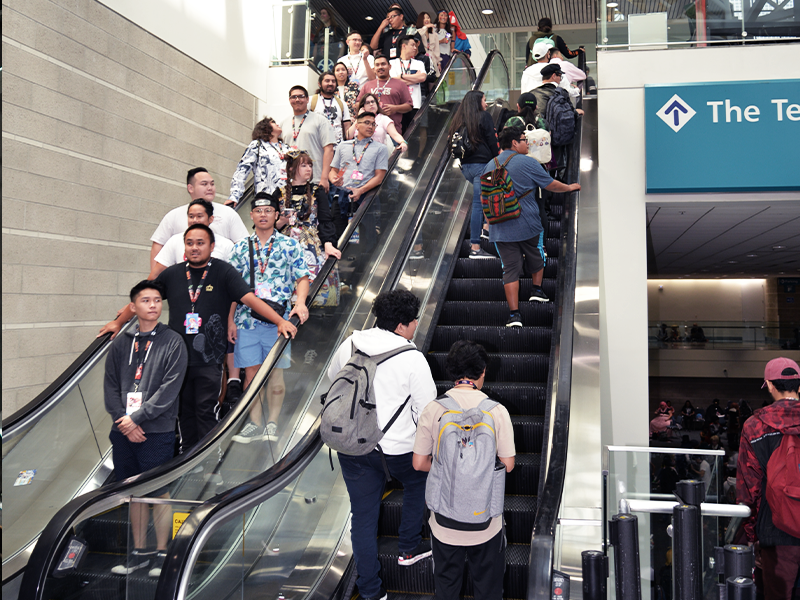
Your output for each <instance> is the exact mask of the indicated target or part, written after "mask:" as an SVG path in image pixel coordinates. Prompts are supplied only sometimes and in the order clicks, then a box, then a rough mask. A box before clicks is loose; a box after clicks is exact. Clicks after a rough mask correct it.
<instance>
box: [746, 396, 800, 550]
mask: <svg viewBox="0 0 800 600" xmlns="http://www.w3.org/2000/svg"><path fill="white" fill-rule="evenodd" d="M784 435H800V401H797V400H778V401H777V402H774V403H773V404H770V405H769V406H765V407H764V408H760V409H758V410H756V411H755V412H754V413H753V416H752V417H750V418H749V419H747V421H746V422H745V424H744V427H742V437H741V442H740V445H739V459H738V465H737V485H736V501H737V502H738V503H741V504H746V505H747V506H749V507H750V509H751V511H752V513H751V516H750V517H749V518H748V519H747V521H745V526H744V527H745V532H746V533H747V541H748V542H755V541H758V542H760V543H761V545H762V546H767V547H770V546H800V538H796V537H794V536H792V535H789V534H788V533H786V532H784V531H781V530H780V529H778V528H777V527H775V525H774V524H773V522H772V510H771V509H770V507H769V504H768V503H767V497H766V487H767V462H769V458H770V456H772V453H773V452H774V451H775V450H776V449H777V448H778V446H779V445H780V443H781V440H782V439H783V436H784Z"/></svg>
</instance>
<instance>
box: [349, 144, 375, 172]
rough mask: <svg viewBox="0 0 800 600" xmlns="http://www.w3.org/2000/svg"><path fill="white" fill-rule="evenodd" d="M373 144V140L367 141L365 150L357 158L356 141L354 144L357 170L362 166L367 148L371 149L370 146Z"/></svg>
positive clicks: (354, 158)
mask: <svg viewBox="0 0 800 600" xmlns="http://www.w3.org/2000/svg"><path fill="white" fill-rule="evenodd" d="M371 143H372V138H369V139H368V140H367V143H366V144H364V149H363V150H362V151H361V156H359V157H358V158H356V142H355V141H354V142H353V160H354V161H356V168H358V166H359V165H360V164H361V161H362V160H363V159H364V153H365V152H366V151H367V148H369V145H370V144H371Z"/></svg>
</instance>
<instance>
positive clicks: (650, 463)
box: [605, 446, 725, 600]
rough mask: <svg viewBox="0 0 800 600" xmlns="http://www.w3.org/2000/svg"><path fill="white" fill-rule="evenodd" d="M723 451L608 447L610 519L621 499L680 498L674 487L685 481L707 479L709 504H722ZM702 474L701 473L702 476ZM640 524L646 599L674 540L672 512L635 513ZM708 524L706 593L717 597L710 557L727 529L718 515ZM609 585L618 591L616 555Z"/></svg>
mask: <svg viewBox="0 0 800 600" xmlns="http://www.w3.org/2000/svg"><path fill="white" fill-rule="evenodd" d="M724 454H725V453H724V451H722V450H696V449H689V448H626V447H619V446H614V447H608V448H607V461H608V463H607V464H608V495H607V497H606V514H605V518H606V520H608V519H611V517H612V516H613V515H615V514H617V513H619V512H620V500H629V501H630V500H655V501H671V502H674V501H675V496H674V491H675V485H676V483H677V482H678V481H680V480H682V479H697V480H704V483H705V484H706V487H705V490H706V496H705V502H706V503H711V504H717V503H720V502H721V500H722V498H721V494H720V493H719V492H720V490H721V488H722V482H723V481H724V467H723V459H724ZM701 473H702V475H701ZM633 514H635V515H636V517H637V518H638V523H639V559H640V560H639V567H640V572H641V581H642V597H643V598H647V597H648V595H649V591H650V590H651V587H652V588H655V586H657V585H658V573H659V570H660V569H661V567H663V566H664V565H665V563H666V560H667V551H668V550H669V551H671V549H672V538H671V537H670V535H669V534H668V532H667V527H668V526H669V525H670V523H671V520H672V515H671V514H650V513H645V512H633ZM702 527H703V581H704V597H705V598H706V599H707V600H712V599H713V597H714V593H715V589H714V582H715V581H714V569H713V563H709V558H713V556H714V546H719V545H722V542H723V539H722V537H721V536H723V535H724V527H723V526H721V523H720V518H718V517H708V516H703V517H702ZM610 557H611V558H610V562H611V566H610V568H609V572H610V579H609V583H608V589H609V590H610V593H611V594H613V590H614V589H615V587H614V585H615V584H614V567H613V562H614V558H613V553H610Z"/></svg>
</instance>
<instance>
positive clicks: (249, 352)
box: [233, 321, 292, 369]
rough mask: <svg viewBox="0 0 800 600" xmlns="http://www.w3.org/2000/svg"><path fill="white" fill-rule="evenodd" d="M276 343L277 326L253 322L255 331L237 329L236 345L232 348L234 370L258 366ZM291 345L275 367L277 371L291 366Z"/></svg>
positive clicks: (288, 345)
mask: <svg viewBox="0 0 800 600" xmlns="http://www.w3.org/2000/svg"><path fill="white" fill-rule="evenodd" d="M276 341H278V326H277V325H275V324H274V323H262V322H261V321H255V329H237V330H236V345H235V346H234V347H233V366H234V367H235V368H236V369H243V368H245V367H254V366H256V365H260V364H261V363H263V362H264V360H265V359H266V358H267V354H269V352H270V350H272V347H273V346H274V345H275V342H276ZM291 352H292V343H291V342H289V343H288V344H287V345H286V349H285V350H284V351H283V354H281V357H280V358H279V359H278V363H277V364H276V365H275V367H276V368H277V369H288V368H289V367H290V366H291V364H292V353H291Z"/></svg>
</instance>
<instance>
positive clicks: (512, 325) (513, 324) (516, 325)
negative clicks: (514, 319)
mask: <svg viewBox="0 0 800 600" xmlns="http://www.w3.org/2000/svg"><path fill="white" fill-rule="evenodd" d="M506 327H522V323H506Z"/></svg>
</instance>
